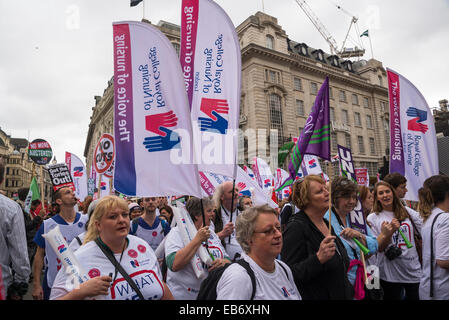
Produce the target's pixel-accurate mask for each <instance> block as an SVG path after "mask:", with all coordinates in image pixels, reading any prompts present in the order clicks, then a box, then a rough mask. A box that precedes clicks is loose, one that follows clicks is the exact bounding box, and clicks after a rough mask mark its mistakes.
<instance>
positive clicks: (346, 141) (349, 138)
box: [345, 133, 352, 150]
mask: <svg viewBox="0 0 449 320" xmlns="http://www.w3.org/2000/svg"><path fill="white" fill-rule="evenodd" d="M345 143H346V148H349V149H351V150H352V145H351V135H350V134H349V133H345Z"/></svg>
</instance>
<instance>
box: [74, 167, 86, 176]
mask: <svg viewBox="0 0 449 320" xmlns="http://www.w3.org/2000/svg"><path fill="white" fill-rule="evenodd" d="M83 169H84V168H83V167H75V168H73V176H74V177H82V176H83Z"/></svg>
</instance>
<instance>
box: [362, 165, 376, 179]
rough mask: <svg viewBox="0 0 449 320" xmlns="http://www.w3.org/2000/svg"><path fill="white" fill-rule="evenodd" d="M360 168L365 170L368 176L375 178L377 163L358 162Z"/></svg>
mask: <svg viewBox="0 0 449 320" xmlns="http://www.w3.org/2000/svg"><path fill="white" fill-rule="evenodd" d="M360 167H361V168H367V169H368V174H369V175H370V176H375V175H376V173H377V162H360Z"/></svg>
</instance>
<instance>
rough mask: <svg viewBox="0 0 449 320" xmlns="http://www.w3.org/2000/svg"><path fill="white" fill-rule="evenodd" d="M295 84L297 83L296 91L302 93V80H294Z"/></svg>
mask: <svg viewBox="0 0 449 320" xmlns="http://www.w3.org/2000/svg"><path fill="white" fill-rule="evenodd" d="M294 83H295V90H298V91H302V82H301V79H299V78H295V79H294Z"/></svg>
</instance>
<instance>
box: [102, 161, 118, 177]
mask: <svg viewBox="0 0 449 320" xmlns="http://www.w3.org/2000/svg"><path fill="white" fill-rule="evenodd" d="M114 162H115V160H112V164H111V165H110V166H109V169H108V170H106V171H105V172H104V175H105V177H108V178H111V179H112V177H113V176H114Z"/></svg>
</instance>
